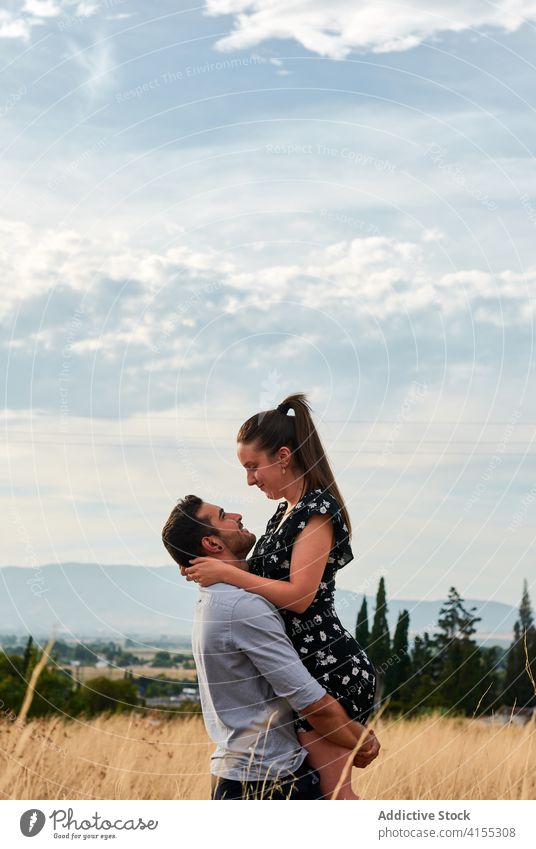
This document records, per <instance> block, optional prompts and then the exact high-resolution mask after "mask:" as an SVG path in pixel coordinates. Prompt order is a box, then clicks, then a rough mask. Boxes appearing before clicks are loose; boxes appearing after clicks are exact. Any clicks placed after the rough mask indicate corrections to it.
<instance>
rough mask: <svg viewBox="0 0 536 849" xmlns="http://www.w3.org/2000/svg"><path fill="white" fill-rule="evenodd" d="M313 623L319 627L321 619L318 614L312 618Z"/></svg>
mask: <svg viewBox="0 0 536 849" xmlns="http://www.w3.org/2000/svg"><path fill="white" fill-rule="evenodd" d="M313 622H316V624H317V625H321V624H322V617H321V616H319V615H318V613H317V614H316V616H313Z"/></svg>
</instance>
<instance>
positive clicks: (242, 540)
mask: <svg viewBox="0 0 536 849" xmlns="http://www.w3.org/2000/svg"><path fill="white" fill-rule="evenodd" d="M223 539H224V542H226V543H227V548H228V549H229V551H230V552H231V553H232V555H233V557H235V558H236V559H237V560H245V559H246V555H247V554H248V552H249V551H250V550H251V549H252V548H253V546H254V545H255V540H256V537H255V534H249V535H248V536H245V535H244V534H240V533H237V534H233V535H232V537H230V538H228V539H227V540H225V538H223Z"/></svg>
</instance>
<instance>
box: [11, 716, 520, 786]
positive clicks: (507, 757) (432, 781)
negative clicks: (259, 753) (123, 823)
mask: <svg viewBox="0 0 536 849" xmlns="http://www.w3.org/2000/svg"><path fill="white" fill-rule="evenodd" d="M376 733H377V735H378V737H379V739H380V742H381V744H382V749H381V752H380V755H379V757H378V758H377V759H376V760H375V761H374V762H373V763H372V764H371V765H370V766H369V767H367V768H366V769H365V770H354V772H353V776H354V788H355V790H356V792H358V793H359V795H361V796H363V797H364V798H366V799H534V798H535V792H536V745H535V736H536V725H535V723H534V722H532V723H529V724H527V725H525V726H518V725H511V724H510V725H488V724H486V723H485V722H483V721H482V720H472V719H449V718H445V717H440V716H432V717H427V718H423V719H414V720H404V721H394V720H389V719H383V718H382V719H380V720H379V722H378V723H377V725H376ZM212 749H213V744H212V743H211V742H210V741H209V740H208V738H207V736H206V733H205V729H204V726H203V722H202V720H201V718H200V717H191V718H185V719H182V718H174V719H162V718H161V715H159V714H156V713H151V714H148V715H142V714H137V713H133V714H129V715H118V716H111V717H110V716H108V717H105V716H100V717H99V718H96V719H94V720H91V721H87V722H80V721H76V720H63V719H61V718H53V719H41V720H32V721H30V722H28V723H27V724H26V726H24V727H23V728H20V727H18V726H17V725H16V724H15V723H14V722H9V721H5V720H4V721H2V722H1V723H0V760H1V770H0V776H1V777H0V793H1V798H5V799H49V798H50V799H65V800H67V799H208V798H209V775H208V770H209V756H210V753H211V751H212Z"/></svg>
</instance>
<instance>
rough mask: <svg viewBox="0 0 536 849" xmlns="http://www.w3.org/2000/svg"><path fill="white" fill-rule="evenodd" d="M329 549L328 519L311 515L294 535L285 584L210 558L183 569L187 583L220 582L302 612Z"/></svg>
mask: <svg viewBox="0 0 536 849" xmlns="http://www.w3.org/2000/svg"><path fill="white" fill-rule="evenodd" d="M332 547H333V525H332V519H331V516H329V515H327V516H321V515H313V516H311V518H310V519H309V520H308V522H307V524H306V526H305V528H304V529H303V530H302V531H301V532H300V533H299V534H298V536H297V537H296V540H295V542H294V545H293V549H292V557H291V561H290V579H289V580H288V581H280V580H274V579H272V578H261V577H259V576H258V575H254V574H252V573H250V572H245V571H243V570H242V569H237V568H236V567H235V566H233V565H231V564H230V563H225V562H223V561H221V560H215V559H214V558H207V557H201V558H195V559H194V560H193V564H194V565H193V566H190V567H188V568H187V569H185V572H186V573H187V576H188V580H195V579H196V578H198V579H199V580H198V583H199V584H201V586H210V584H213V583H217V582H218V581H223V582H224V583H226V584H232V585H233V586H234V587H241V588H242V589H244V590H247V591H248V592H253V593H257V594H258V595H261V596H263V598H266V599H268V601H271V602H272V604H275V605H276V607H284V608H285V609H286V610H292V611H294V612H295V613H304V612H305V611H306V610H307V608H308V607H309V605H310V604H311V603H312V601H313V600H314V597H315V595H316V593H317V591H318V587H319V585H320V581H321V580H322V575H323V574H324V569H325V567H326V563H327V559H328V557H329V553H330V551H331V549H332Z"/></svg>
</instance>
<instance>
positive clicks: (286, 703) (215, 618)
mask: <svg viewBox="0 0 536 849" xmlns="http://www.w3.org/2000/svg"><path fill="white" fill-rule="evenodd" d="M162 540H163V542H164V545H165V547H166V549H167V551H168V552H169V553H170V555H171V556H172V558H173V559H174V560H175V561H176V562H177V563H178V564H179V565H180V566H181V571H182V572H183V574H185V572H184V570H185V569H186V568H187V567H189V565H190V563H189V561H190V559H191V558H192V557H197V556H205V557H217V558H218V559H219V560H224V561H226V562H227V563H230V564H232V565H234V566H236V568H244V566H245V557H246V555H247V553H248V552H249V550H250V549H251V547H252V546H253V544H254V543H255V535H254V534H252V533H251V532H250V531H249V530H247V528H244V527H243V525H242V517H241V515H240V514H238V513H226V512H225V511H224V510H223V508H221V507H218V506H216V505H214V504H209V503H208V502H204V501H202V499H201V498H198V497H197V496H195V495H188V496H186V497H185V498H184V499H182V500H181V501H179V502H178V504H177V505H176V506H175V507H174V508H173V510H172V511H171V514H170V516H169V518H168V520H167V522H166V524H165V525H164V528H163V530H162ZM192 647H193V653H194V658H195V662H196V666H197V673H198V680H199V688H200V697H201V706H202V709H203V718H204V721H205V726H206V729H207V732H208V734H209V736H210V737H211V738H212V740H214V742H215V743H216V745H217V748H216V750H215V752H214V753H213V755H212V758H211V773H212V794H211V795H212V798H213V799H321V798H322V795H321V793H320V782H319V776H318V773H317V772H316V771H315V770H313V769H311V768H309V767H308V766H307V763H306V756H307V752H306V750H305V749H303V748H302V747H301V746H300V744H299V742H298V739H297V737H296V734H295V731H294V723H293V716H292V710H295V711H297V712H299V713H301V714H302V716H305V717H306V718H307V719H308V721H309V722H310V723H311V725H312V726H313V728H314V729H315V731H317V732H318V733H319V734H321V735H322V736H324V737H326V738H327V739H328V740H330V741H331V742H333V743H336V744H337V745H339V746H343V747H345V748H346V749H348V750H349V751H348V754H349V757H350V754H351V752H352V750H354V749H356V747H357V746H358V745H359V743H360V741H361V745H360V747H359V750H358V751H357V754H355V755H354V759H353V763H354V765H355V766H360V767H364V766H367V764H368V763H370V761H372V760H373V759H374V758H375V757H376V756H377V754H378V751H379V743H378V741H377V739H376V737H375V735H374V733H373V732H367V731H366V729H365V728H364V727H363V726H362V725H360V724H359V723H358V722H354V721H353V720H351V719H350V718H349V716H348V714H347V713H346V712H345V710H344V709H343V708H342V706H341V705H340V704H339V703H338V702H337V701H335V699H333V698H332V697H331V696H330V695H329V694H328V693H326V691H325V690H324V688H323V687H322V686H321V685H320V684H319V683H318V681H316V680H315V679H314V678H313V677H312V676H311V675H310V674H309V672H308V671H307V669H306V668H305V666H304V665H303V664H302V662H301V660H300V658H299V656H298V654H297V652H296V650H295V649H294V647H293V645H292V643H291V641H290V640H289V638H288V636H287V634H286V632H285V629H284V625H283V620H282V618H281V616H280V615H279V613H278V611H277V609H276V608H275V607H274V605H273V604H271V603H270V602H269V601H267V600H266V599H264V598H262V597H261V596H259V595H256V594H255V593H249V592H246V591H245V590H242V589H239V588H237V587H233V586H231V585H229V584H223V583H216V584H213V585H212V586H210V587H200V597H199V600H198V601H197V605H196V612H195V619H194V627H193V634H192Z"/></svg>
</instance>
